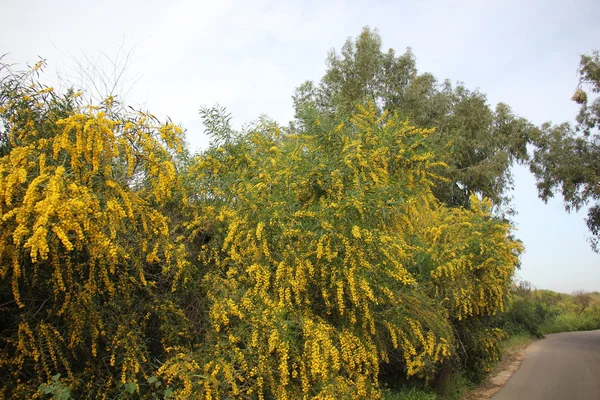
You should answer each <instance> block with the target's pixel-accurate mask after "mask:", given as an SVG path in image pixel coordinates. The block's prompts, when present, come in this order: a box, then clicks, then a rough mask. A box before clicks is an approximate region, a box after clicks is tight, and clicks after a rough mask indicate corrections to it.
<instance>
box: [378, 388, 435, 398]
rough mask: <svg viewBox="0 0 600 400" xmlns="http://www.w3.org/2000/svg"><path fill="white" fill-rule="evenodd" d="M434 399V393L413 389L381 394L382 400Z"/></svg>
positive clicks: (389, 391)
mask: <svg viewBox="0 0 600 400" xmlns="http://www.w3.org/2000/svg"><path fill="white" fill-rule="evenodd" d="M436 398H437V396H436V395H435V393H431V392H428V391H424V390H419V389H415V388H411V389H403V390H400V391H392V390H385V391H384V392H383V400H435V399H436Z"/></svg>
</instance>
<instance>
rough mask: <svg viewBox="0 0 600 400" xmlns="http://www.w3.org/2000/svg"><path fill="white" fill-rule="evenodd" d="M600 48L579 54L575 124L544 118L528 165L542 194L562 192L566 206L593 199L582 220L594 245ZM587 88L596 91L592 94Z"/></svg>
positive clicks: (599, 174)
mask: <svg viewBox="0 0 600 400" xmlns="http://www.w3.org/2000/svg"><path fill="white" fill-rule="evenodd" d="M597 93H600V53H599V52H598V51H595V52H594V53H592V55H582V56H581V62H580V66H579V84H578V87H577V90H576V91H575V94H574V95H573V98H572V100H573V101H575V102H576V103H578V104H580V106H581V107H580V111H579V114H578V115H577V117H576V121H577V124H576V125H575V126H572V125H570V124H568V123H564V124H561V125H556V126H552V125H550V124H544V125H543V126H542V129H541V131H540V132H539V134H538V135H536V136H534V144H535V151H534V156H533V159H532V160H531V164H530V169H531V171H532V172H533V174H534V175H535V177H536V179H537V187H538V193H539V196H540V198H542V199H543V200H544V201H547V200H548V199H549V198H550V197H552V196H554V195H555V194H556V193H560V194H562V196H563V199H564V201H565V209H566V210H567V211H571V210H579V209H581V208H582V207H583V206H585V205H587V204H591V206H590V208H589V210H588V215H587V218H586V223H587V226H588V228H589V229H590V231H591V233H592V236H591V237H590V239H589V241H590V244H591V245H592V249H593V250H594V251H596V252H599V251H600V133H599V131H598V128H600V96H598V95H597ZM589 94H593V95H595V98H594V99H593V100H590V99H589Z"/></svg>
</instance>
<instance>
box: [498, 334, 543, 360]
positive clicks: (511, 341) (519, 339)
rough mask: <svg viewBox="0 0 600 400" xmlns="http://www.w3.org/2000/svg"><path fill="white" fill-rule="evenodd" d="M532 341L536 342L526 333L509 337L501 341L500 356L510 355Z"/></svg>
mask: <svg viewBox="0 0 600 400" xmlns="http://www.w3.org/2000/svg"><path fill="white" fill-rule="evenodd" d="M534 340H536V338H535V337H533V336H532V335H530V334H528V333H517V334H514V335H510V336H509V337H508V338H507V339H505V340H503V341H502V344H501V346H502V355H504V354H507V353H510V352H511V351H513V350H515V349H517V348H519V347H523V346H527V345H529V344H530V343H531V342H533V341H534Z"/></svg>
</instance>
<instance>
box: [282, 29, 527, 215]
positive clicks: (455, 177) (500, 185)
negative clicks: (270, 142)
mask: <svg viewBox="0 0 600 400" xmlns="http://www.w3.org/2000/svg"><path fill="white" fill-rule="evenodd" d="M381 43H382V41H381V37H380V36H379V34H378V33H377V31H376V30H371V29H369V28H365V29H364V30H363V31H362V32H361V34H360V35H359V36H358V38H357V39H356V40H352V39H348V41H346V43H345V44H344V46H343V47H342V49H341V54H339V55H338V54H337V53H336V52H335V51H332V52H331V53H329V55H328V57H327V66H328V69H327V72H326V73H325V76H324V77H323V79H322V81H321V83H320V84H319V85H315V84H314V83H313V82H310V81H309V82H305V83H304V84H302V85H301V86H300V87H299V88H298V89H297V90H296V93H295V95H294V97H293V99H294V105H295V109H296V120H295V121H294V122H293V124H292V125H293V126H294V127H301V126H304V125H306V124H307V123H309V122H310V121H311V120H314V119H315V118H316V117H315V115H318V116H319V118H321V119H327V118H333V119H334V120H335V119H338V118H342V119H343V118H345V117H347V116H348V115H350V114H352V112H353V111H354V109H355V107H356V105H357V104H363V103H364V102H365V101H370V102H373V103H374V104H377V105H378V106H379V107H380V108H381V110H386V111H389V112H392V113H398V115H399V116H400V117H401V118H405V117H406V118H408V119H409V120H410V121H411V123H412V124H414V125H415V126H417V127H420V128H432V127H435V128H436V131H435V133H434V134H432V135H430V136H429V139H428V141H429V142H430V145H431V147H432V149H434V150H435V151H436V152H437V153H438V156H440V157H441V161H444V162H445V163H446V164H447V168H443V169H440V170H439V173H440V174H441V175H442V176H444V177H445V178H447V181H445V182H443V181H439V182H436V186H435V188H434V193H435V195H436V196H437V198H438V199H440V200H441V201H443V202H444V203H446V204H447V205H449V206H453V207H460V206H463V207H468V205H469V196H470V193H472V192H474V193H477V194H479V195H481V196H483V197H487V198H490V199H491V200H492V201H493V203H494V204H495V205H498V206H500V205H507V203H508V198H507V197H506V193H507V191H508V190H509V189H510V188H511V185H512V177H511V175H510V166H511V165H512V163H513V161H524V160H526V159H527V158H528V156H527V149H526V145H527V143H528V141H529V136H530V134H531V132H532V131H534V127H533V126H532V125H531V124H530V123H529V122H527V121H526V120H524V119H522V118H518V117H516V116H514V115H513V114H512V112H511V110H510V108H509V107H508V106H507V105H505V104H502V103H500V104H498V105H497V107H496V108H495V109H492V108H490V106H489V105H488V103H487V99H486V97H485V95H484V94H482V93H480V92H479V91H477V90H476V91H470V90H468V89H467V88H466V87H465V86H464V85H463V84H458V85H457V86H456V87H453V86H452V84H451V83H450V82H449V81H444V82H441V83H440V82H438V81H437V80H436V78H435V77H433V76H432V75H431V74H428V73H424V74H419V73H418V72H417V69H416V61H415V57H414V55H413V54H412V52H411V51H410V49H408V50H407V51H406V52H405V53H404V54H401V55H398V56H397V55H396V53H395V52H394V50H392V49H390V50H389V51H387V52H382V51H381Z"/></svg>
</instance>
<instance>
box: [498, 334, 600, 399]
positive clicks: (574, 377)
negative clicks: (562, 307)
mask: <svg viewBox="0 0 600 400" xmlns="http://www.w3.org/2000/svg"><path fill="white" fill-rule="evenodd" d="M492 400H600V330H596V331H587V332H569V333H555V334H552V335H546V339H543V340H539V341H537V342H535V343H533V344H532V345H531V346H529V347H528V348H527V351H526V353H525V359H524V360H523V362H522V363H521V367H520V368H519V370H518V371H517V372H515V373H514V375H513V376H512V377H511V378H510V379H509V380H508V382H506V384H505V385H504V386H503V387H502V389H500V391H499V392H498V393H497V394H496V395H495V396H494V397H493V398H492Z"/></svg>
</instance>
